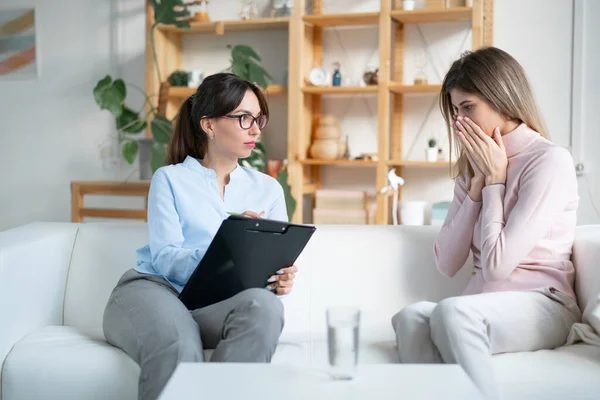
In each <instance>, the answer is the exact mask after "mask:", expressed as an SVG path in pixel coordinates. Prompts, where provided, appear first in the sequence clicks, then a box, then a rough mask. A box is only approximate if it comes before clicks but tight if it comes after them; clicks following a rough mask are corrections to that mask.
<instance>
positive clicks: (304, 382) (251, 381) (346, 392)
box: [160, 363, 482, 400]
mask: <svg viewBox="0 0 600 400" xmlns="http://www.w3.org/2000/svg"><path fill="white" fill-rule="evenodd" d="M189 398H198V399H200V398H202V399H219V400H229V399H236V400H242V399H243V400H254V399H256V400H282V399H286V400H296V399H303V400H312V399H327V400H336V399H340V400H342V399H343V400H353V399H361V400H364V399H369V400H371V399H373V400H375V399H390V400H391V399H394V400H398V399H411V400H421V399H444V400H448V399H457V400H458V399H460V400H465V399H469V400H471V399H482V396H481V394H480V393H479V391H478V390H477V389H476V388H475V385H474V384H473V383H472V382H471V380H470V379H469V378H468V377H467V375H466V374H465V373H464V371H463V370H462V369H461V368H460V367H459V366H458V365H444V364H440V365H425V364H373V365H360V366H359V369H358V374H357V377H356V378H355V379H354V380H352V381H333V380H331V379H329V376H328V375H327V374H326V372H325V371H322V370H319V369H317V368H313V367H300V366H292V365H282V364H234V363H227V364H225V363H219V364H217V363H183V364H180V365H179V367H178V368H177V369H176V370H175V373H174V374H173V376H172V377H171V380H170V381H169V382H168V384H167V386H166V387H165V389H164V391H163V393H162V395H161V396H160V400H181V399H189Z"/></svg>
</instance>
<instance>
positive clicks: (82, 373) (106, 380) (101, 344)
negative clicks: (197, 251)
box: [2, 326, 309, 400]
mask: <svg viewBox="0 0 600 400" xmlns="http://www.w3.org/2000/svg"><path fill="white" fill-rule="evenodd" d="M308 348H309V342H308V340H298V341H296V340H291V339H289V338H288V339H286V337H285V336H282V338H281V340H280V344H279V346H278V347H277V351H276V352H275V354H274V355H273V359H272V362H273V363H275V364H288V363H291V364H302V365H307V364H308V363H309V351H308ZM212 352H213V351H212V350H206V351H205V352H204V356H205V358H206V359H207V360H209V359H210V356H211V355H212ZM139 374H140V369H139V367H138V365H137V364H136V363H135V362H134V361H133V360H132V359H131V358H130V357H129V356H127V354H125V353H124V352H123V351H121V350H119V349H117V348H115V347H113V346H111V345H109V344H108V343H106V341H105V340H104V338H103V335H102V332H101V331H99V330H97V329H94V330H89V331H83V330H81V329H78V328H74V327H68V326H47V327H45V328H42V329H40V330H38V331H36V332H34V333H31V334H30V335H28V336H26V337H25V338H23V339H22V340H21V341H19V342H18V343H17V344H16V345H15V346H14V347H13V349H12V351H11V352H10V353H9V355H8V357H7V359H6V361H5V363H4V367H3V371H2V398H3V399H19V400H30V399H31V400H34V399H35V400H38V399H61V400H69V399H73V400H80V399H86V400H93V399H111V400H119V399H123V400H131V399H135V398H137V392H138V387H137V386H138V378H139Z"/></svg>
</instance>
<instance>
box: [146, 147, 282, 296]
mask: <svg viewBox="0 0 600 400" xmlns="http://www.w3.org/2000/svg"><path fill="white" fill-rule="evenodd" d="M247 210H249V211H254V212H257V213H260V212H261V211H264V212H265V215H264V216H263V218H268V219H274V220H280V221H286V222H287V221H288V216H287V210H286V206H285V197H284V195H283V189H282V188H281V185H280V184H279V182H277V180H276V179H274V178H272V177H271V176H269V175H267V174H263V173H261V172H258V171H256V170H253V169H251V168H245V167H242V166H239V165H238V166H237V167H236V169H234V170H233V171H232V172H231V174H230V181H229V183H228V184H227V185H226V186H225V196H224V199H221V196H220V194H219V188H218V185H217V175H216V173H215V171H214V170H212V169H208V168H205V167H203V166H202V165H201V164H200V162H199V161H198V160H196V159H195V158H192V157H189V156H188V157H187V158H186V159H185V160H184V161H183V162H182V163H180V164H175V165H168V166H164V167H161V168H159V169H158V170H156V172H155V173H154V175H153V177H152V181H151V183H150V192H149V194H148V235H149V244H148V245H147V246H145V247H142V248H141V249H139V250H138V251H137V252H136V261H137V266H136V268H135V270H136V271H138V272H141V273H145V274H152V275H159V276H162V277H163V278H165V279H166V280H168V281H169V282H170V283H171V284H172V285H173V286H174V287H175V288H176V289H177V290H178V291H180V292H181V290H182V289H183V287H184V286H185V284H186V283H187V281H188V279H189V278H190V276H191V275H192V273H193V272H194V269H196V266H197V265H198V263H199V262H200V260H201V259H202V257H204V254H205V253H206V250H207V249H208V246H209V245H210V242H211V241H212V239H213V237H214V236H215V234H216V233H217V231H218V229H219V226H220V225H221V222H222V221H223V220H224V219H227V218H228V217H229V214H228V212H235V213H243V212H244V211H247Z"/></svg>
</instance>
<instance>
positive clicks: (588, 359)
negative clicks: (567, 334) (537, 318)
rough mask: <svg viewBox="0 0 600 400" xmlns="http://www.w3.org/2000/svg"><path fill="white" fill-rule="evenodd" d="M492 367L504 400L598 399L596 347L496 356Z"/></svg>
mask: <svg viewBox="0 0 600 400" xmlns="http://www.w3.org/2000/svg"><path fill="white" fill-rule="evenodd" d="M493 364H494V370H495V371H496V374H497V376H498V380H499V383H500V387H501V390H502V391H503V394H504V397H505V398H506V399H523V400H525V399H536V400H544V399H577V400H587V399H589V400H591V399H600V348H599V347H595V346H591V345H588V344H583V343H580V344H575V345H572V346H563V347H559V348H557V349H554V350H539V351H533V352H522V353H510V354H498V355H495V356H494V357H493Z"/></svg>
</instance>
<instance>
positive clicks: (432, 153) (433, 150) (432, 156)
mask: <svg viewBox="0 0 600 400" xmlns="http://www.w3.org/2000/svg"><path fill="white" fill-rule="evenodd" d="M425 159H426V160H427V161H429V162H436V161H437V159H438V149H437V147H428V148H427V149H425Z"/></svg>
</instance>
